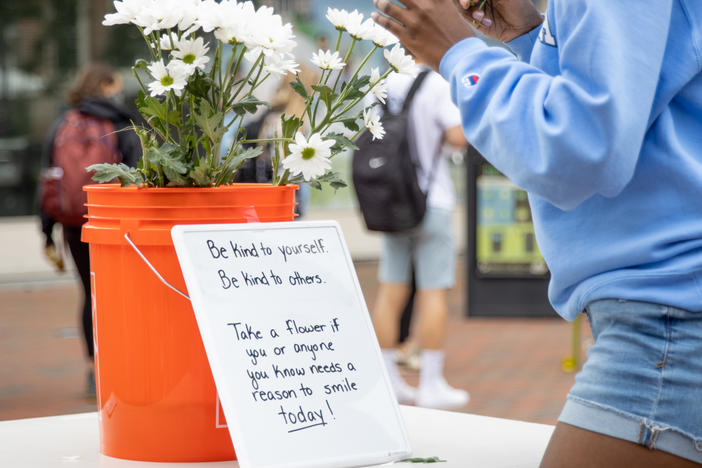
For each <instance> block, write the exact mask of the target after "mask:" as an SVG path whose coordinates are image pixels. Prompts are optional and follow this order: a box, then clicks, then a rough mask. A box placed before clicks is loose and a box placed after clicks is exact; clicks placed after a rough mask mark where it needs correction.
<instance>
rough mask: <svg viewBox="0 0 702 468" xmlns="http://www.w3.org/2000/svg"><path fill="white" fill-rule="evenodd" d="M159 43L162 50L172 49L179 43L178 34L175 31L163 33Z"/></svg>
mask: <svg viewBox="0 0 702 468" xmlns="http://www.w3.org/2000/svg"><path fill="white" fill-rule="evenodd" d="M158 43H159V46H160V47H161V50H171V49H173V47H174V46H175V45H176V44H177V43H178V36H176V35H175V34H173V33H168V34H162V35H161V38H160V39H159V41H158Z"/></svg>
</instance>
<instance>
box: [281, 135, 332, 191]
mask: <svg viewBox="0 0 702 468" xmlns="http://www.w3.org/2000/svg"><path fill="white" fill-rule="evenodd" d="M334 143H335V142H334V140H323V139H322V137H321V136H320V135H319V134H318V133H315V134H314V135H312V136H311V137H310V139H309V140H307V139H306V138H305V137H304V135H303V134H302V133H300V132H297V134H296V135H295V143H291V144H290V154H289V155H288V156H287V157H286V158H285V159H283V167H284V168H285V169H287V170H288V171H290V173H291V174H292V175H297V174H302V177H303V178H304V179H305V180H310V179H313V178H315V177H319V176H321V175H324V173H325V172H327V169H329V168H331V162H330V161H329V157H330V156H331V147H332V146H334Z"/></svg>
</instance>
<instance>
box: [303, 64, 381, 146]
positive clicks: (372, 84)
mask: <svg viewBox="0 0 702 468" xmlns="http://www.w3.org/2000/svg"><path fill="white" fill-rule="evenodd" d="M390 73H392V68H388V70H387V71H386V72H385V73H383V75H382V76H381V77H380V78H378V80H377V81H375V82H374V83H370V88H369V89H373V88H374V87H375V85H377V84H378V83H379V82H381V81H382V80H384V79H385V78H387V77H388V75H389V74H390ZM362 99H363V98H362V97H360V98H357V99H356V100H354V101H352V102H351V104H348V105H347V106H346V107H345V108H344V109H343V110H342V111H341V112H339V113H338V114H336V115H333V116H332V117H331V118H330V119H329V122H333V121H334V120H336V119H338V118H339V117H341V116H342V115H344V114H345V113H347V112H348V111H350V110H351V109H353V108H354V107H355V106H356V105H358V103H359V102H361V100H362ZM342 102H343V101H342ZM342 102H339V105H337V106H335V107H333V108H332V112H334V111H335V110H336V109H338V108H339V106H340V105H341V103H342ZM316 130H318V129H315V130H312V133H314V132H315V131H316Z"/></svg>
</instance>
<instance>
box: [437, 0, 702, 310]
mask: <svg viewBox="0 0 702 468" xmlns="http://www.w3.org/2000/svg"><path fill="white" fill-rule="evenodd" d="M508 45H509V46H510V47H511V48H512V49H513V50H514V52H515V53H516V54H517V55H518V56H519V57H520V58H521V59H522V61H520V60H519V59H518V58H515V57H514V56H513V55H512V54H510V53H509V51H506V50H504V49H502V48H497V47H489V46H487V45H485V44H484V43H483V42H482V41H481V40H479V39H477V38H470V39H465V40H463V41H461V42H459V43H458V44H456V45H454V46H453V47H452V48H451V49H450V50H449V51H448V52H447V53H446V55H445V56H444V57H443V60H442V61H441V67H440V71H441V74H442V75H443V76H444V78H445V79H446V80H448V82H449V83H450V84H451V92H452V98H453V99H454V102H455V103H456V104H457V105H458V107H459V109H460V110H461V114H462V119H463V129H464V132H465V134H466V137H467V138H468V140H469V141H470V142H471V143H472V144H473V145H474V146H475V147H476V148H477V149H478V150H479V151H480V152H481V153H482V154H483V156H485V158H487V159H488V160H489V161H490V162H491V163H492V164H493V165H494V166H495V167H496V168H497V169H499V170H500V171H501V172H502V173H504V174H505V175H506V176H507V177H509V178H510V179H511V180H512V181H513V182H514V183H515V184H516V185H518V186H520V187H522V188H523V189H525V190H526V191H527V192H528V193H529V201H530V204H531V209H532V215H533V218H534V227H535V229H536V236H537V241H538V243H539V247H540V249H541V252H542V253H543V255H544V258H545V259H546V262H547V264H548V266H549V268H550V270H551V283H550V286H549V299H550V300H551V303H552V304H553V306H554V307H555V309H556V310H557V311H558V312H559V313H560V314H561V315H562V316H563V317H565V318H566V319H569V320H572V319H574V318H575V316H576V315H577V314H578V313H579V312H581V311H582V310H583V308H584V307H585V306H586V305H587V304H588V303H589V302H591V301H594V300H597V299H604V298H621V299H629V300H639V301H647V302H653V303H660V304H667V305H671V306H675V307H680V308H684V309H688V310H693V311H702V74H701V73H700V70H701V69H702V8H701V7H700V4H699V0H657V1H656V2H641V1H640V0H617V1H614V2H612V1H606V0H552V1H550V2H549V9H548V12H547V15H546V19H545V21H544V24H543V25H542V26H541V27H540V28H537V29H536V30H534V31H532V32H531V33H529V34H527V35H524V36H521V37H519V38H517V39H515V40H514V41H513V42H511V43H510V44H508Z"/></svg>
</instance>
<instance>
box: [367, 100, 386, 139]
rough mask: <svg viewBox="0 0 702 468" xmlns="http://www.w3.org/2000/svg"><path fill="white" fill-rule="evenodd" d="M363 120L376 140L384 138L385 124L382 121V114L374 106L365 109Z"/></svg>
mask: <svg viewBox="0 0 702 468" xmlns="http://www.w3.org/2000/svg"><path fill="white" fill-rule="evenodd" d="M363 122H364V123H365V124H366V128H367V129H368V131H370V132H371V135H373V139H374V140H382V139H383V136H385V129H384V128H383V124H382V123H381V122H380V115H379V114H378V111H377V110H375V108H373V107H369V108H367V109H363Z"/></svg>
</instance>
